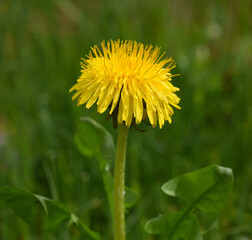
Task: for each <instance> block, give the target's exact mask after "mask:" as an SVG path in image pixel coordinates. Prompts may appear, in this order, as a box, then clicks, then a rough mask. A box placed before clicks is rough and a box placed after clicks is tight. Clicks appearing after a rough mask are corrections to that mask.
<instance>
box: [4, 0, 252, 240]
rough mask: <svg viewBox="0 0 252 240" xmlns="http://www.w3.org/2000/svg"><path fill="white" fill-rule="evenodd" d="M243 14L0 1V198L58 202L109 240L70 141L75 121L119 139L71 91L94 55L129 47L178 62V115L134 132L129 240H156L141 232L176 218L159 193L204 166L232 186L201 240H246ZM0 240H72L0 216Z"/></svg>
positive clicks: (248, 8)
mask: <svg viewBox="0 0 252 240" xmlns="http://www.w3.org/2000/svg"><path fill="white" fill-rule="evenodd" d="M251 12H252V2H251V1H250V0H240V1H233V0H231V1H230V0H229V1H228V0H222V1H221V0H212V1H200V0H197V1H185V0H178V1H171V0H167V1H165V0H160V1H153V0H145V1H139V0H130V1H126V0H121V1H119V0H118V1H116V0H114V1H112V0H111V1H101V0H100V1H98V0H92V1H87V0H72V1H70V0H43V1H42V0H22V1H21V0H2V1H0V186H5V185H17V186H20V187H24V188H26V189H28V190H30V191H32V192H35V193H37V194H40V195H45V196H47V197H50V198H53V199H57V200H60V201H62V202H64V203H66V204H68V205H69V206H71V208H72V210H73V211H74V212H75V213H76V214H77V215H78V216H80V218H81V219H82V220H83V221H84V222H86V223H87V224H88V225H89V226H90V227H91V228H92V229H94V230H97V231H100V232H101V233H102V237H103V239H110V237H111V227H110V225H111V223H110V222H109V216H108V210H107V205H108V203H107V200H106V196H105V191H104V189H103V185H102V180H101V176H100V173H99V167H98V165H97V163H96V162H95V161H92V160H90V159H85V158H83V157H82V156H81V154H80V153H79V152H78V150H77V147H76V145H75V143H74V139H73V137H74V133H75V131H76V130H77V126H78V123H79V121H80V120H79V119H80V117H81V116H90V117H93V118H95V119H96V120H97V121H98V122H99V123H100V124H102V125H103V126H105V127H106V128H107V129H108V130H109V131H110V132H111V133H112V134H113V136H114V139H115V140H116V133H117V131H115V130H114V129H113V128H112V122H111V121H110V122H107V121H106V120H105V116H106V114H105V115H100V114H98V113H97V112H96V107H95V106H93V107H92V108H91V110H86V109H85V108H84V107H80V108H77V107H76V102H74V103H73V102H72V101H71V95H72V94H69V93H68V90H69V88H70V87H71V86H72V85H73V84H74V83H75V81H76V79H77V78H78V76H79V75H80V64H79V63H80V58H81V57H85V55H86V54H87V53H88V51H89V47H90V46H93V45H95V44H100V42H101V41H102V40H109V39H117V38H121V39H132V40H136V41H139V42H143V43H145V44H153V45H154V46H155V45H157V46H161V47H162V50H163V51H166V53H167V56H172V57H173V58H174V59H175V60H176V62H177V68H175V69H174V70H173V73H174V74H176V73H180V74H181V75H180V76H179V77H175V78H174V79H173V84H174V85H175V86H178V87H179V88H180V89H181V91H180V92H179V93H178V95H179V97H180V98H181V103H180V106H181V108H182V109H181V110H175V114H174V116H173V123H172V124H171V125H169V124H168V123H166V124H165V126H164V127H163V129H162V130H159V129H158V128H157V129H152V128H151V127H149V126H146V125H142V126H140V128H142V129H146V130H147V131H146V132H144V133H140V132H137V131H136V130H135V129H134V128H133V129H131V130H130V134H129V143H128V156H127V171H126V182H127V185H129V186H131V187H132V188H133V189H135V190H136V192H138V193H139V194H140V196H141V197H140V200H139V201H138V203H137V205H136V206H135V207H133V208H132V209H130V210H129V211H128V213H127V231H128V239H138V240H143V239H158V238H156V237H153V236H152V237H150V236H148V235H147V234H146V233H145V231H144V224H145V223H146V221H147V220H148V219H149V218H152V217H155V216H157V215H158V214H159V213H162V212H165V211H166V210H167V209H176V205H175V201H174V200H173V199H170V198H168V197H166V196H165V194H163V193H162V192H161V191H160V187H161V186H162V184H163V183H164V182H166V181H167V180H169V179H171V178H173V177H175V176H178V175H181V174H183V173H186V172H189V171H193V170H197V169H199V168H202V167H205V166H208V165H210V164H219V165H223V166H225V167H231V168H232V169H233V171H234V177H235V184H234V192H233V195H232V197H231V199H230V201H229V202H228V204H227V206H226V209H225V210H224V212H223V214H222V216H221V217H220V220H219V221H218V222H217V223H216V224H215V225H214V227H213V228H212V230H211V231H210V232H209V233H208V234H207V236H206V237H205V239H214V240H222V239H225V240H226V239H228V240H249V239H252V105H251V100H252V94H251V89H252V88H251V85H252V81H251V80H252V74H251V69H252V18H251ZM0 239H3V240H12V239H25V240H27V239H31V240H33V239H80V238H79V235H78V233H76V232H74V231H70V232H69V231H68V230H63V229H61V231H58V232H54V233H50V232H44V231H43V230H42V228H41V226H39V225H38V224H37V225H36V227H34V226H33V227H30V226H28V225H26V224H25V223H24V222H22V221H21V220H20V219H19V218H18V217H16V216H15V215H14V214H13V213H12V212H11V211H10V210H8V209H5V208H3V207H1V209H0Z"/></svg>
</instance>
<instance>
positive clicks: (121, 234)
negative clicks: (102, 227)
mask: <svg viewBox="0 0 252 240" xmlns="http://www.w3.org/2000/svg"><path fill="white" fill-rule="evenodd" d="M127 135H128V128H127V127H126V126H124V125H123V124H119V130H118V139H117V149H116V160H115V170H114V213H113V217H114V240H126V232H125V207H124V194H125V190H124V181H125V180H124V179H125V162H126V146H127Z"/></svg>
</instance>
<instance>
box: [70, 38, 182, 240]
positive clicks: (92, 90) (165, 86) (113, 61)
mask: <svg viewBox="0 0 252 240" xmlns="http://www.w3.org/2000/svg"><path fill="white" fill-rule="evenodd" d="M101 49H102V51H101V50H100V49H99V48H98V47H97V46H94V47H92V48H91V51H90V52H89V55H88V56H87V58H86V59H83V62H82V63H81V66H82V71H81V76H80V77H79V79H78V80H77V83H76V84H75V85H74V86H73V87H72V88H71V89H70V92H72V91H74V90H76V92H75V94H74V95H73V100H74V99H76V98H77V100H78V106H80V105H82V104H86V108H90V107H91V106H92V105H93V104H94V103H96V104H97V106H98V107H97V111H98V112H99V113H104V112H105V111H106V110H107V109H108V110H109V111H108V114H109V117H111V116H112V117H113V123H114V126H115V127H116V126H117V125H119V131H118V139H117V149H116V159H115V168H114V201H113V203H114V206H113V222H114V239H115V240H125V239H126V233H125V216H124V213H125V206H124V181H125V180H124V179H125V161H126V145H127V135H128V128H129V127H130V126H131V125H133V126H135V127H136V124H140V123H141V122H142V121H144V122H146V121H147V119H149V122H150V124H151V125H152V127H156V125H157V121H158V123H159V127H160V128H162V126H163V125H164V123H165V121H168V122H169V123H171V116H172V114H173V109H172V106H173V107H176V108H179V106H178V103H179V100H180V99H179V98H178V97H177V95H176V94H175V92H176V91H179V88H177V87H174V86H173V85H172V84H171V79H172V77H173V76H175V75H172V74H171V73H170V71H171V69H173V68H174V67H175V62H174V61H173V60H172V58H165V59H162V57H163V56H164V54H160V48H157V47H156V48H153V46H152V45H149V46H144V45H143V44H142V43H137V42H135V41H134V42H133V41H120V40H117V41H112V40H111V41H108V42H107V44H106V43H105V42H104V41H103V42H102V44H101Z"/></svg>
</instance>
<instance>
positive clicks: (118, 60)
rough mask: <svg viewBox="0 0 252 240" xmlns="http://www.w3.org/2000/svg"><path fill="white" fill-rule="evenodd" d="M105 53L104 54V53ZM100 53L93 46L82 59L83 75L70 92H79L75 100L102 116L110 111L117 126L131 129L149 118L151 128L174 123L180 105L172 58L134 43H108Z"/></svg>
mask: <svg viewBox="0 0 252 240" xmlns="http://www.w3.org/2000/svg"><path fill="white" fill-rule="evenodd" d="M101 50H102V51H101ZM101 50H100V49H99V48H98V47H97V46H94V47H91V51H90V52H89V55H87V58H86V59H82V60H83V62H81V66H82V70H81V76H80V77H79V79H78V80H77V83H76V84H75V85H74V86H73V87H72V88H71V89H70V92H72V91H73V90H76V92H75V94H74V95H73V97H72V99H73V100H74V99H76V98H77V100H78V106H80V105H82V104H85V103H86V108H90V107H91V106H92V105H93V104H94V103H96V104H97V106H98V107H97V111H98V112H99V113H103V112H105V111H106V110H107V109H108V110H109V115H111V116H113V118H114V119H116V121H117V123H119V124H123V123H124V124H125V125H126V126H131V125H132V124H139V123H141V122H142V121H145V122H146V121H147V119H149V122H150V124H151V125H152V127H156V125H157V121H158V123H159V127H160V128H162V126H163V125H164V123H165V121H168V122H169V123H171V115H172V114H173V109H172V106H173V107H176V108H178V109H179V108H180V107H179V106H178V103H179V100H180V99H179V98H178V96H177V95H176V94H175V92H176V91H179V88H177V87H174V86H173V85H172V83H171V79H172V77H173V76H174V75H172V74H171V73H170V70H171V69H172V68H174V67H175V62H174V61H173V60H172V58H165V59H162V58H163V55H164V54H160V48H158V47H155V48H153V46H152V45H146V46H145V45H144V44H142V43H137V42H135V41H134V42H133V41H127V40H126V41H120V40H117V41H113V40H111V41H108V42H107V43H105V41H103V42H102V43H101Z"/></svg>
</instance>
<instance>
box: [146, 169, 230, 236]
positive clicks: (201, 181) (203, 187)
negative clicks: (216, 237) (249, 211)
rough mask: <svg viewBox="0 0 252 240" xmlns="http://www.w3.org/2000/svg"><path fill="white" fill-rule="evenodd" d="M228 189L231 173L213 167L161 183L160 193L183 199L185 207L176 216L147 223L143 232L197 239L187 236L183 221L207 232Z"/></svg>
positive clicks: (164, 216) (165, 215)
mask: <svg viewBox="0 0 252 240" xmlns="http://www.w3.org/2000/svg"><path fill="white" fill-rule="evenodd" d="M232 187H233V174H232V170H231V169H229V168H224V167H220V166H216V165H214V166H210V167H207V168H203V169H201V170H198V171H195V172H192V173H188V174H185V175H182V176H179V177H176V178H174V179H172V180H170V181H168V182H167V183H165V184H164V185H163V186H162V190H163V191H164V192H165V193H166V194H167V195H169V196H173V197H179V198H180V199H182V200H184V202H185V207H184V208H183V209H182V210H181V211H180V212H178V213H176V214H171V213H166V214H164V215H163V216H162V217H159V218H156V219H153V220H150V221H149V222H148V223H147V224H146V226H145V229H146V231H147V232H148V233H153V234H157V233H164V232H165V234H166V236H167V237H168V238H169V239H171V240H175V239H185V240H186V239H188V240H190V239H201V238H193V237H192V236H190V237H189V236H188V235H189V230H188V229H187V228H185V226H188V225H189V224H186V222H187V223H193V222H194V224H193V225H195V228H196V229H199V228H201V229H202V230H203V231H207V230H208V229H209V228H210V227H211V226H212V224H213V223H214V222H215V220H216V219H217V218H218V216H219V214H220V213H221V211H222V210H223V208H224V207H225V204H226V202H227V200H228V198H229V195H230V193H231V191H232ZM195 217H197V219H198V221H196V222H195V221H194V220H193V219H192V218H195ZM195 219H196V218H195ZM159 226H160V227H159ZM197 232H198V231H196V232H195V237H197V236H198V235H197V234H196V233H197ZM178 235H180V238H177V236H178Z"/></svg>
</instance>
